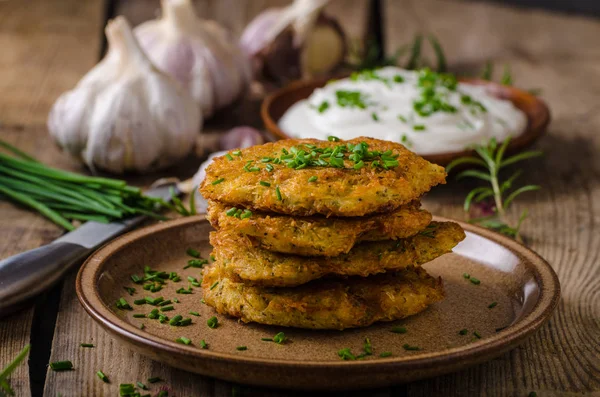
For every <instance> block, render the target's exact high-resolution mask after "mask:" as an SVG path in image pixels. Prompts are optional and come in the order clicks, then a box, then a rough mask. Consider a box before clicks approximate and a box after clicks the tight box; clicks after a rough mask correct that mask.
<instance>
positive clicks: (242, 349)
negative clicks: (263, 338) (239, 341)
mask: <svg viewBox="0 0 600 397" xmlns="http://www.w3.org/2000/svg"><path fill="white" fill-rule="evenodd" d="M235 350H238V351H244V350H248V347H247V346H238V347H236V348H235Z"/></svg>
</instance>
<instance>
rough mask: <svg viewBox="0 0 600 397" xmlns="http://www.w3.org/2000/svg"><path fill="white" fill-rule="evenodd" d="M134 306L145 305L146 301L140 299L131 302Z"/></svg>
mask: <svg viewBox="0 0 600 397" xmlns="http://www.w3.org/2000/svg"><path fill="white" fill-rule="evenodd" d="M133 303H134V304H136V305H145V304H146V299H144V298H141V299H136V300H134V301H133Z"/></svg>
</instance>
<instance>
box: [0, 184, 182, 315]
mask: <svg viewBox="0 0 600 397" xmlns="http://www.w3.org/2000/svg"><path fill="white" fill-rule="evenodd" d="M170 189H174V191H175V194H177V195H178V194H180V193H181V190H180V189H178V188H177V185H176V184H168V185H164V186H159V187H156V188H153V189H151V190H148V191H146V192H144V194H145V195H147V196H150V197H157V198H162V199H163V200H165V201H169V200H170V199H171V190H170ZM145 219H147V217H146V216H137V217H135V218H131V219H126V220H123V221H118V222H112V223H98V222H92V221H88V222H86V223H84V224H83V225H81V226H80V227H78V228H77V229H75V230H73V231H72V232H69V233H66V234H64V235H63V236H61V237H59V238H58V239H56V240H54V241H53V242H51V243H50V244H48V245H44V246H42V247H39V248H36V249H32V250H30V251H25V252H23V253H20V254H17V255H14V256H11V257H9V258H6V259H4V260H3V261H0V316H2V315H4V314H8V313H10V312H12V311H14V310H15V309H16V308H18V306H19V305H20V304H21V303H23V302H25V301H26V300H28V299H30V298H33V297H34V296H36V295H38V294H39V293H41V292H43V291H44V290H46V289H48V288H50V287H51V286H52V285H54V284H55V283H56V282H57V281H58V280H60V279H61V278H62V276H63V275H64V274H65V273H66V272H67V271H68V270H69V269H70V268H71V267H73V265H75V264H76V263H78V262H79V261H81V260H82V259H83V258H85V257H86V256H88V255H89V254H90V253H91V252H92V251H94V249H95V248H97V247H98V246H100V245H101V244H103V243H105V242H107V241H109V240H110V239H112V238H114V237H116V236H118V235H120V234H122V233H124V232H126V231H128V230H130V229H132V228H134V227H135V226H137V225H139V224H140V223H141V222H143V221H144V220H145Z"/></svg>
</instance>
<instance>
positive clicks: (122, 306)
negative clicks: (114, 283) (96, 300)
mask: <svg viewBox="0 0 600 397" xmlns="http://www.w3.org/2000/svg"><path fill="white" fill-rule="evenodd" d="M117 308H118V309H122V310H133V307H131V306H130V305H129V303H127V301H126V300H125V298H119V300H118V301H117Z"/></svg>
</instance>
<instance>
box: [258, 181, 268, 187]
mask: <svg viewBox="0 0 600 397" xmlns="http://www.w3.org/2000/svg"><path fill="white" fill-rule="evenodd" d="M259 183H260V184H261V185H262V186H266V187H271V184H270V183H269V182H266V181H260V182H259Z"/></svg>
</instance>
